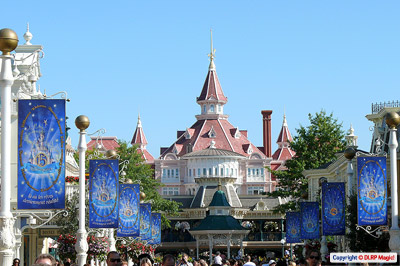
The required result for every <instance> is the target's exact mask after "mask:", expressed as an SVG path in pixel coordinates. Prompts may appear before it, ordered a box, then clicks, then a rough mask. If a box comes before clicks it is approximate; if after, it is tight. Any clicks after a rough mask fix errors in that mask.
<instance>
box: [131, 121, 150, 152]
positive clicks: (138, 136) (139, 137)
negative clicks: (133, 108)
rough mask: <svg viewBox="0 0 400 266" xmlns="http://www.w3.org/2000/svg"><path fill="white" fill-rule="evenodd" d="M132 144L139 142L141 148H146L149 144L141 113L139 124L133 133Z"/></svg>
mask: <svg viewBox="0 0 400 266" xmlns="http://www.w3.org/2000/svg"><path fill="white" fill-rule="evenodd" d="M131 144H132V145H136V144H139V147H140V148H141V149H145V148H146V145H147V139H146V136H145V135H144V132H143V128H142V121H141V120H140V114H139V115H138V121H137V126H136V130H135V133H134V134H133V138H132V141H131Z"/></svg>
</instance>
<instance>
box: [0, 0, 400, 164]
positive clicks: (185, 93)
mask: <svg viewBox="0 0 400 266" xmlns="http://www.w3.org/2000/svg"><path fill="white" fill-rule="evenodd" d="M399 7H400V2H399V1H366V0H364V1H339V0H336V1H267V0H263V1H222V0H219V1H172V0H171V1H113V2H110V1H107V2H100V3H99V1H75V0H69V1H62V2H61V1H40V2H35V1H18V2H15V1H6V2H5V3H3V5H2V16H1V19H0V21H1V25H0V27H1V28H6V27H7V28H12V29H14V30H15V31H16V32H17V34H18V35H19V38H20V40H21V43H23V41H24V40H23V37H22V36H23V34H24V32H25V30H26V23H27V22H29V23H30V31H31V32H32V34H33V39H32V41H31V42H32V43H33V44H42V45H43V46H44V52H45V54H46V55H45V58H44V59H42V62H41V66H42V73H43V77H42V78H41V79H40V81H39V84H40V86H41V89H42V91H43V89H46V92H47V94H52V93H55V92H58V91H67V92H68V97H69V98H70V99H71V102H70V103H68V105H67V114H68V116H69V117H70V120H69V126H70V127H71V128H72V130H71V133H70V134H71V136H72V137H73V145H74V146H76V145H77V143H78V139H77V138H78V134H77V132H78V130H77V129H76V128H75V126H74V124H73V121H74V120H75V117H76V116H78V115H80V114H85V115H87V116H88V117H89V118H90V120H91V126H90V127H89V132H94V131H96V130H97V129H100V128H105V129H106V130H107V133H106V135H107V136H117V137H118V138H120V139H124V140H127V141H130V140H131V138H132V135H133V132H134V130H135V127H136V122H137V116H138V112H140V115H141V118H142V124H143V127H144V131H145V134H146V137H147V139H148V141H149V145H148V150H149V151H150V152H151V153H152V154H153V156H155V157H158V156H159V148H160V147H161V146H169V145H171V144H172V143H173V142H174V141H175V140H176V130H184V129H186V128H187V127H189V126H191V125H192V124H193V123H194V122H195V117H194V116H195V115H196V114H199V113H200V107H199V106H198V105H197V104H196V102H195V100H196V97H197V96H199V94H200V91H201V88H202V86H203V83H204V80H205V77H206V74H207V70H208V64H209V62H208V57H207V54H208V53H209V52H210V28H212V29H213V39H214V48H215V49H216V59H215V64H216V68H217V73H218V76H219V79H220V82H221V85H222V88H223V90H224V93H225V95H226V96H227V97H228V103H227V104H226V106H225V113H227V114H229V115H230V118H229V121H230V122H231V123H232V124H233V125H234V126H237V127H239V128H240V129H247V130H248V136H249V139H250V140H251V141H252V142H253V143H254V144H255V145H257V146H262V118H261V114H260V112H261V110H266V109H267V110H268V109H271V110H273V115H272V127H273V128H272V140H273V142H274V144H275V141H276V139H277V136H278V134H279V130H280V127H281V124H282V117H283V113H284V112H285V113H286V116H287V121H288V124H289V128H290V130H291V132H292V134H295V128H298V127H299V125H300V124H302V125H305V126H306V125H307V124H308V113H315V112H319V111H320V110H321V109H324V110H326V111H327V112H328V113H330V112H333V114H334V116H335V117H336V118H338V120H339V121H341V122H343V126H344V128H345V129H346V130H347V129H348V128H349V127H350V124H351V123H352V124H353V127H354V129H355V134H356V135H358V136H359V146H360V148H362V149H365V150H369V145H370V141H371V136H372V132H371V131H370V130H369V127H370V126H371V125H372V123H371V122H369V121H368V120H367V119H366V118H365V115H367V114H369V113H370V112H371V104H372V103H376V102H383V101H392V100H399V98H400V97H399V96H398V91H399V90H398V88H399V86H400V75H399V73H400V52H399V51H400V37H399V36H400V16H399V10H400V9H399ZM5 10H9V12H7V13H6V12H4V11H5ZM275 149H276V145H273V150H275Z"/></svg>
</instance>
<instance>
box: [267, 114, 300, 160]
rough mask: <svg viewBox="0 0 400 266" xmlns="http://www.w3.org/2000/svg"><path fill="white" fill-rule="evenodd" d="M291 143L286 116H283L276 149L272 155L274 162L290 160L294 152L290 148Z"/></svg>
mask: <svg viewBox="0 0 400 266" xmlns="http://www.w3.org/2000/svg"><path fill="white" fill-rule="evenodd" d="M291 141H293V138H292V135H291V134H290V131H289V127H288V124H287V121H286V114H284V115H283V122H282V128H281V132H280V133H279V137H278V140H277V141H276V143H278V149H277V150H276V151H275V152H274V154H273V155H272V158H274V160H278V161H279V160H283V161H284V160H288V159H291V158H292V157H293V156H294V155H295V152H294V151H293V150H292V149H291V148H290V142H291Z"/></svg>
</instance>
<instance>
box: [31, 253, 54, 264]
mask: <svg viewBox="0 0 400 266" xmlns="http://www.w3.org/2000/svg"><path fill="white" fill-rule="evenodd" d="M35 264H38V265H40V264H44V265H50V266H56V259H55V258H54V257H53V256H51V255H50V254H40V255H39V256H37V258H36V260H35ZM35 264H34V265H35Z"/></svg>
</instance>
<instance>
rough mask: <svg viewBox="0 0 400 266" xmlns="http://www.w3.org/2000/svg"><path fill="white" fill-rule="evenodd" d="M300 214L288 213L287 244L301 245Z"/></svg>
mask: <svg viewBox="0 0 400 266" xmlns="http://www.w3.org/2000/svg"><path fill="white" fill-rule="evenodd" d="M300 221H301V215H300V212H287V213H286V243H299V242H301V240H300Z"/></svg>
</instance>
